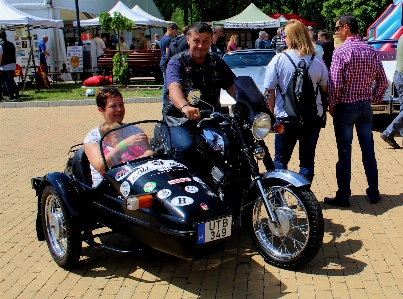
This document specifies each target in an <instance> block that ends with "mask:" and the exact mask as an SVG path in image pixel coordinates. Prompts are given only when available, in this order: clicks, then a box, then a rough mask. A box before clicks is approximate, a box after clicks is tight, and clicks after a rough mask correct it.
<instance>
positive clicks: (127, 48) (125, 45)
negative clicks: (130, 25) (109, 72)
mask: <svg viewBox="0 0 403 299" xmlns="http://www.w3.org/2000/svg"><path fill="white" fill-rule="evenodd" d="M119 41H120V50H121V51H127V50H129V46H128V45H127V44H126V43H125V40H124V39H123V37H120V38H119Z"/></svg>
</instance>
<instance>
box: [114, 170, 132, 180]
mask: <svg viewBox="0 0 403 299" xmlns="http://www.w3.org/2000/svg"><path fill="white" fill-rule="evenodd" d="M129 173H130V170H128V169H122V170H119V171H118V172H117V173H116V174H115V180H117V181H118V182H119V181H121V180H123V179H124V178H125V177H126V176H127V175H128V174H129Z"/></svg>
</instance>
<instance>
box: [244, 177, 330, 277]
mask: <svg viewBox="0 0 403 299" xmlns="http://www.w3.org/2000/svg"><path fill="white" fill-rule="evenodd" d="M265 191H266V195H267V197H268V199H269V200H270V201H272V202H273V203H274V206H275V210H274V211H275V213H276V215H277V217H278V219H279V222H280V227H275V225H274V224H273V223H271V222H270V217H269V213H268V212H267V210H266V208H265V205H264V204H263V200H262V198H261V197H259V198H258V199H257V200H256V201H255V202H254V203H253V204H252V205H250V206H249V207H248V210H247V211H245V212H246V213H248V219H249V221H248V223H247V228H248V232H249V235H250V237H251V239H252V242H253V244H254V245H255V247H256V248H257V250H258V251H259V253H260V255H261V256H262V257H263V258H264V260H265V261H266V262H267V263H268V264H271V265H273V266H275V267H278V268H283V269H292V270H295V269H299V268H301V267H303V266H304V265H306V264H308V263H309V262H311V261H312V260H313V258H314V257H315V256H316V254H317V253H318V251H319V249H320V247H321V246H322V242H323V215H322V210H321V208H320V206H319V203H318V201H317V200H316V197H315V195H314V194H313V193H312V191H311V190H310V189H309V188H307V187H300V188H295V187H289V186H285V184H278V185H277V186H270V187H267V186H266V187H265ZM282 199H283V200H282Z"/></svg>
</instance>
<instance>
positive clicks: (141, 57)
mask: <svg viewBox="0 0 403 299" xmlns="http://www.w3.org/2000/svg"><path fill="white" fill-rule="evenodd" d="M117 52H118V51H108V52H107V53H104V55H103V56H102V57H99V58H98V69H100V70H103V71H104V72H105V75H107V76H112V68H113V62H112V58H113V56H114V55H115V54H116V53H117ZM123 52H130V55H129V57H128V58H127V60H126V62H127V63H128V66H129V71H128V73H127V79H128V81H127V82H129V79H130V77H154V79H155V81H156V82H157V83H163V77H162V71H161V68H160V61H161V52H160V51H159V50H154V51H152V50H144V51H141V52H140V51H139V52H136V53H134V51H133V50H132V51H123Z"/></svg>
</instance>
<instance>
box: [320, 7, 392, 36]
mask: <svg viewBox="0 0 403 299" xmlns="http://www.w3.org/2000/svg"><path fill="white" fill-rule="evenodd" d="M387 2H390V1H387V0H376V1H369V0H328V1H325V2H324V3H323V10H322V15H323V16H324V17H325V19H326V22H327V23H328V24H329V25H330V26H332V27H333V26H334V23H335V20H336V18H337V17H338V16H340V15H342V14H344V13H347V12H351V13H352V14H353V15H354V16H355V17H356V18H357V19H358V26H359V29H360V30H363V32H365V31H366V30H367V28H368V26H369V25H371V23H373V22H374V21H375V19H376V18H377V17H378V16H379V15H380V14H381V13H382V11H384V10H385V8H386V5H387ZM332 27H331V28H332Z"/></svg>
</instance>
